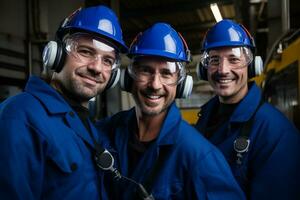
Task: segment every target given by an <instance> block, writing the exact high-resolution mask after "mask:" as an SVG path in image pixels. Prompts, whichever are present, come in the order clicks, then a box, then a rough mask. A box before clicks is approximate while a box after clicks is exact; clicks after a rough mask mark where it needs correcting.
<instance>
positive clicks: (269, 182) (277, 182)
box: [249, 120, 300, 200]
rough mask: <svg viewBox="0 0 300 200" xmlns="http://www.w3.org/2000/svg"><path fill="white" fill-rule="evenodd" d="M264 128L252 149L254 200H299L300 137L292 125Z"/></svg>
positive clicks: (278, 124)
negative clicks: (253, 150)
mask: <svg viewBox="0 0 300 200" xmlns="http://www.w3.org/2000/svg"><path fill="white" fill-rule="evenodd" d="M284 121H286V122H287V120H282V121H281V123H280V122H278V123H277V126H276V125H273V126H270V124H268V125H267V126H264V127H262V128H261V130H260V133H261V134H260V137H258V138H256V140H257V144H256V146H254V147H253V149H255V152H254V153H253V155H252V160H254V161H255V163H253V164H252V165H251V168H250V169H249V170H252V171H253V174H252V176H253V177H252V181H251V186H250V188H251V191H250V197H251V199H253V200H254V199H255V200H261V199H274V200H277V199H278V200H279V199H300V190H299V180H300V170H299V169H300V134H299V132H298V131H297V130H296V129H295V128H294V127H293V126H291V125H290V123H289V122H287V123H286V124H284V123H283V122H284Z"/></svg>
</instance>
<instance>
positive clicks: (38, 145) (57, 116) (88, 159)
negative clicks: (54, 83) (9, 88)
mask: <svg viewBox="0 0 300 200" xmlns="http://www.w3.org/2000/svg"><path fill="white" fill-rule="evenodd" d="M90 127H91V131H92V132H93V134H94V135H95V137H96V138H98V136H97V130H96V129H95V127H94V126H93V125H92V124H91V123H90ZM0 130H1V131H0V160H1V162H0V198H1V199H26V200H27V199H90V200H92V199H106V193H105V192H104V187H102V181H103V174H102V173H99V172H98V171H97V169H96V168H95V164H94V163H93V157H92V156H93V154H92V151H93V148H94V144H93V141H92V140H91V138H90V136H89V133H88V132H87V130H86V128H85V127H84V125H83V123H82V122H81V121H80V119H79V117H78V116H77V114H76V113H75V112H74V111H73V110H72V108H71V107H70V106H69V105H68V104H67V103H66V102H65V100H64V99H63V98H62V96H61V95H60V94H59V93H57V92H56V91H55V90H54V89H53V88H52V87H51V86H49V85H48V84H46V83H45V82H44V81H42V80H41V79H40V78H38V77H34V76H33V77H31V78H30V79H29V81H28V83H27V85H26V88H25V91H24V92H22V93H21V94H19V95H16V96H14V97H11V98H9V99H7V100H6V101H4V102H2V103H1V104H0ZM98 140H99V141H100V139H99V138H98ZM101 142H102V143H101V144H102V145H103V146H104V147H106V146H105V145H108V144H107V143H106V142H107V141H104V140H103V141H101ZM107 148H108V146H107Z"/></svg>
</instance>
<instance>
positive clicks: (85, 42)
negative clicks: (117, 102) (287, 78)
mask: <svg viewBox="0 0 300 200" xmlns="http://www.w3.org/2000/svg"><path fill="white" fill-rule="evenodd" d="M99 42H100V41H97V40H96V39H93V38H91V37H88V36H84V37H78V38H76V44H77V49H76V50H74V49H73V50H72V51H71V50H69V51H70V52H71V53H70V52H68V54H67V57H66V62H65V65H64V67H63V69H62V70H61V71H60V72H59V73H54V76H53V78H52V85H54V86H55V87H56V88H57V89H58V90H60V91H61V92H63V93H64V94H65V95H67V96H70V97H71V98H73V99H74V100H76V101H78V102H79V103H80V104H82V105H86V104H87V102H88V101H89V100H90V99H91V98H93V97H94V96H96V95H97V94H99V93H100V92H101V91H103V90H104V88H105V87H106V85H107V82H108V80H109V78H110V76H111V69H109V66H107V65H109V64H111V61H112V60H115V59H116V53H115V50H114V49H113V48H112V47H110V49H109V50H108V49H107V47H108V46H106V49H103V48H102V49H100V48H98V47H99V45H98V44H99ZM101 43H102V42H101ZM67 51H68V49H67ZM89 57H90V58H89ZM99 57H100V59H99ZM80 58H81V59H80Z"/></svg>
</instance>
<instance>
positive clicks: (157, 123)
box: [136, 111, 167, 142]
mask: <svg viewBox="0 0 300 200" xmlns="http://www.w3.org/2000/svg"><path fill="white" fill-rule="evenodd" d="M136 113H137V124H138V138H139V140H140V141H142V142H149V141H152V140H154V139H156V138H157V137H158V135H159V132H160V129H161V127H162V124H163V122H164V119H165V116H166V114H167V112H166V111H164V112H162V113H160V114H157V115H145V114H142V113H140V112H138V111H136Z"/></svg>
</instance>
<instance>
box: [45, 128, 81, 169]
mask: <svg viewBox="0 0 300 200" xmlns="http://www.w3.org/2000/svg"><path fill="white" fill-rule="evenodd" d="M68 132H70V130H69V131H68ZM68 132H64V133H62V132H60V133H61V135H60V136H59V137H55V139H54V140H53V141H52V146H51V148H50V149H51V150H50V151H49V154H48V159H49V160H50V161H53V163H54V164H55V165H56V166H57V167H58V169H59V170H60V171H62V172H65V173H72V172H76V171H78V169H79V168H80V167H82V164H83V156H84V155H83V153H84V149H86V146H85V144H84V142H83V141H82V140H81V139H79V138H75V137H76V136H75V135H74V133H68Z"/></svg>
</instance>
